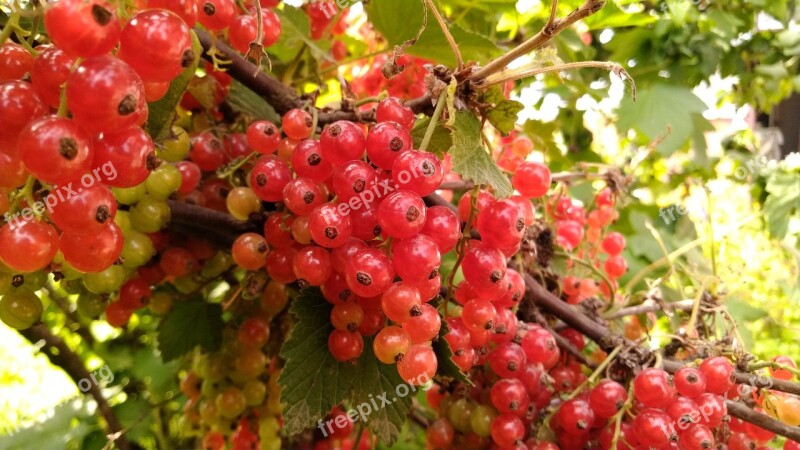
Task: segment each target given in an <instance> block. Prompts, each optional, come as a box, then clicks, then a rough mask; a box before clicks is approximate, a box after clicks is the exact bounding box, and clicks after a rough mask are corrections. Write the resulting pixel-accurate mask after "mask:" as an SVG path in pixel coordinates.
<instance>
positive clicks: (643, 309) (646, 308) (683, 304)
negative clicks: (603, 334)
mask: <svg viewBox="0 0 800 450" xmlns="http://www.w3.org/2000/svg"><path fill="white" fill-rule="evenodd" d="M693 305H694V300H691V299H689V300H681V301H679V302H673V303H664V304H660V303H656V302H645V303H642V304H641V305H636V306H630V307H627V308H622V309H619V310H617V311H613V312H611V313H609V314H606V315H604V316H603V318H604V319H606V320H614V319H619V318H620V317H627V316H638V315H639V314H646V313H649V312H656V311H691V310H692V306H693Z"/></svg>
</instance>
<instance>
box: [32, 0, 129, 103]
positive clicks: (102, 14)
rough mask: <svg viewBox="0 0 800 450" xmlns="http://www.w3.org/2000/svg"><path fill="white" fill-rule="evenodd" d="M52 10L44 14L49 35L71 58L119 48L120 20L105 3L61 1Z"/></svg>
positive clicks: (97, 54) (105, 52) (91, 55)
mask: <svg viewBox="0 0 800 450" xmlns="http://www.w3.org/2000/svg"><path fill="white" fill-rule="evenodd" d="M49 6H50V7H49V8H47V10H46V11H45V14H44V26H45V28H46V29H47V34H48V36H49V38H50V39H51V40H52V42H53V43H54V44H55V45H57V46H58V47H59V48H61V49H62V50H64V51H65V52H66V53H67V54H68V55H70V56H71V57H73V58H89V57H93V56H101V55H105V54H107V53H108V52H110V51H111V50H112V49H113V48H114V47H115V46H116V45H117V41H118V40H119V35H120V26H119V19H118V18H117V16H116V14H115V13H114V7H112V6H111V5H109V4H107V3H106V2H104V1H95V0H93V1H83V0H62V1H59V2H56V3H53V4H52V5H49ZM85 92H92V91H85Z"/></svg>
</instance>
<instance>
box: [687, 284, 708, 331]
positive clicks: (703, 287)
mask: <svg viewBox="0 0 800 450" xmlns="http://www.w3.org/2000/svg"><path fill="white" fill-rule="evenodd" d="M706 286H708V277H706V278H704V279H703V281H702V282H701V283H700V289H698V290H697V295H696V296H695V298H694V304H693V305H692V315H691V316H690V317H689V323H688V324H687V325H686V329H687V330H688V331H689V333H691V332H692V330H694V327H695V325H696V324H697V317H698V315H699V313H700V302H701V301H702V300H703V294H705V293H706Z"/></svg>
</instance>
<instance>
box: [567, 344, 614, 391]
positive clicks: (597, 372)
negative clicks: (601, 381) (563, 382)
mask: <svg viewBox="0 0 800 450" xmlns="http://www.w3.org/2000/svg"><path fill="white" fill-rule="evenodd" d="M620 351H622V346H621V345H620V346H617V347H616V348H614V350H612V351H611V353H609V354H608V356H606V359H604V360H603V362H601V363H600V365H599V366H597V368H596V369H594V372H592V374H591V375H589V377H588V378H586V379H585V380H584V381H583V383H581V384H580V385H579V386H578V387H576V388H575V389H574V390H573V391H572V392H571V393H570V394H569V395H568V396H567V398H566V400H572V399H573V398H575V397H577V396H578V394H580V393H581V392H582V391H583V390H584V389H585V388H586V387H587V386H591V385H592V383H594V382H595V381H596V380H597V377H599V376H600V375H601V374H602V373H603V371H604V370H606V367H608V365H609V364H611V361H613V360H614V358H616V357H617V355H619V352H620Z"/></svg>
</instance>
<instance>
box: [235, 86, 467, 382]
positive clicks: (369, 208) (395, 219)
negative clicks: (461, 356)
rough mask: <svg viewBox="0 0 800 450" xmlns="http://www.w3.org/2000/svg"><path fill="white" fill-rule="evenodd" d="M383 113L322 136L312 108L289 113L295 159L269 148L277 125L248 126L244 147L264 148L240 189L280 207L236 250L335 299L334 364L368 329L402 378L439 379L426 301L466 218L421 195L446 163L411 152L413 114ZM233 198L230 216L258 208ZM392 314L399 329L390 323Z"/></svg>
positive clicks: (396, 107)
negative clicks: (367, 125) (367, 124)
mask: <svg viewBox="0 0 800 450" xmlns="http://www.w3.org/2000/svg"><path fill="white" fill-rule="evenodd" d="M377 120H378V123H377V124H376V125H375V126H374V127H372V128H371V129H370V130H369V131H368V132H367V133H365V132H364V130H363V129H362V128H361V127H360V126H359V125H356V124H355V123H352V122H347V121H340V122H335V123H333V124H331V125H330V126H328V127H327V128H326V129H325V130H324V131H323V133H322V135H321V137H320V139H319V140H316V139H310V137H311V135H312V132H313V126H314V123H313V119H312V116H311V115H310V114H309V113H307V112H305V111H302V110H292V111H289V112H288V113H286V115H284V117H283V120H282V124H281V125H282V130H283V133H284V134H286V136H287V138H288V139H291V140H294V141H297V142H298V143H297V144H296V146H295V147H294V149H293V151H292V153H291V166H290V165H289V163H287V162H286V161H284V160H282V159H281V158H280V157H279V156H275V155H273V153H276V152H279V147H280V146H281V142H282V141H283V140H284V138H282V136H281V132H280V131H279V130H278V129H277V128H276V127H275V126H274V125H272V124H271V123H269V122H265V121H256V122H254V123H252V124H251V125H250V126H249V128H248V130H247V134H246V139H247V143H248V145H249V146H250V147H251V148H253V149H254V150H256V151H257V152H259V153H262V154H263V155H262V156H260V157H259V158H258V159H257V160H256V161H255V163H254V164H253V167H252V169H251V170H250V173H249V181H250V183H249V184H250V188H247V189H249V190H250V191H251V192H242V196H241V197H242V198H244V197H251V196H252V195H253V194H254V195H255V198H257V199H258V200H260V201H265V202H280V203H282V204H283V205H284V207H285V208H284V210H283V211H280V212H277V213H274V214H271V215H270V216H269V217H268V218H267V221H266V224H265V227H264V235H263V236H262V235H259V234H255V233H249V234H245V235H242V236H240V237H239V238H238V239H237V241H236V242H235V243H234V245H233V249H232V252H233V257H234V259H235V261H236V262H237V263H238V264H239V265H240V266H241V267H244V268H246V269H249V270H258V269H260V268H262V267H266V270H267V273H268V274H269V275H270V277H271V278H272V279H274V280H277V281H280V282H282V283H292V282H295V281H298V282H299V283H300V285H301V286H304V287H307V286H318V287H320V288H321V290H322V293H323V295H324V296H325V298H326V299H327V300H328V301H329V302H331V303H332V304H333V305H334V307H333V310H332V312H331V322H332V324H333V325H334V327H335V330H334V331H333V332H332V333H331V335H330V339H329V346H330V350H331V353H332V354H333V356H334V357H335V358H336V359H337V360H339V361H350V360H353V359H356V358H358V357H359V356H360V355H361V353H362V351H363V348H364V343H363V342H364V341H363V338H362V335H366V336H372V335H375V334H376V333H378V335H377V336H376V338H375V344H374V351H375V353H376V355H377V357H378V358H379V359H380V360H381V361H383V362H385V363H395V362H397V363H398V370H399V372H400V374H401V376H402V377H403V378H404V379H405V380H408V381H412V380H418V379H421V375H427V377H428V378H427V379H432V377H433V374H434V373H435V371H436V367H437V361H436V356H435V354H434V353H433V350H432V349H431V346H430V341H431V340H432V339H434V338H435V337H436V336H438V333H439V329H440V326H441V318H440V316H439V313H438V312H437V310H436V309H435V308H434V307H432V306H430V305H429V304H428V303H427V302H428V301H430V300H432V299H434V298H435V297H437V296H438V294H439V290H440V286H441V277H440V276H439V272H438V269H439V265H440V264H441V254H442V253H444V252H448V251H450V250H451V249H452V248H454V246H455V244H456V242H457V241H458V238H459V236H460V224H459V221H458V218H457V217H456V215H455V214H454V213H453V212H451V211H450V210H449V209H447V208H445V207H434V208H430V209H429V208H427V207H426V205H425V202H424V201H423V198H422V197H423V196H425V195H428V194H430V193H432V192H434V191H435V190H436V189H437V188H438V186H439V184H440V183H441V181H442V178H443V176H444V167H443V166H442V163H441V161H440V160H439V159H438V158H437V157H436V156H434V155H433V154H430V153H426V152H420V151H416V150H412V139H411V135H410V129H411V127H412V125H413V123H414V114H413V113H412V111H411V110H410V109H408V108H407V107H405V106H403V105H402V103H400V102H399V101H398V100H397V99H395V98H388V99H386V100H383V101H382V102H381V103H380V104H379V105H378V108H377ZM365 154H366V156H367V157H368V158H369V161H370V162H371V164H370V163H367V162H365V161H364V160H363V159H362V158H363V157H364V155H365ZM232 194H233V193H232ZM232 194H231V195H232ZM231 195H229V197H228V200H229V203H228V206H229V208H230V210H231V213H233V215H234V216H239V217H246V216H248V215H249V214H251V213H253V212H256V211H257V209H258V208H259V207H260V206H259V205H258V202H257V201H256V202H233V201H231ZM248 204H249V207H248ZM390 255H391V257H390ZM396 277H399V279H400V280H401V281H395V278H396ZM386 318H388V319H389V320H391V321H392V322H393V323H394V324H395V325H394V326H390V327H386V328H384V327H385V322H386Z"/></svg>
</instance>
